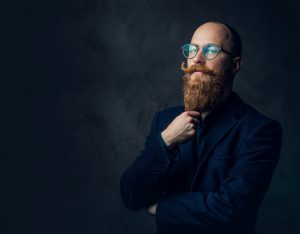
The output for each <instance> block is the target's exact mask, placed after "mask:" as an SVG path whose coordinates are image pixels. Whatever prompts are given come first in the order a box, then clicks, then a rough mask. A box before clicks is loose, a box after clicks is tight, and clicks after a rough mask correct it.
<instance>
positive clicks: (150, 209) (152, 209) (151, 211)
mask: <svg viewBox="0 0 300 234" xmlns="http://www.w3.org/2000/svg"><path fill="white" fill-rule="evenodd" d="M156 207H157V203H156V204H153V205H151V206H149V207H148V208H147V212H148V213H149V214H151V215H156Z"/></svg>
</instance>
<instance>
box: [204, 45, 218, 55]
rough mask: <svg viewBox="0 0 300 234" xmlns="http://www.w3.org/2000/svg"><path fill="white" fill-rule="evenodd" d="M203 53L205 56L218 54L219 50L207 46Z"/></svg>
mask: <svg viewBox="0 0 300 234" xmlns="http://www.w3.org/2000/svg"><path fill="white" fill-rule="evenodd" d="M204 51H205V53H206V54H217V53H218V52H219V49H218V48H217V47H215V46H209V47H207V48H205V50H204Z"/></svg>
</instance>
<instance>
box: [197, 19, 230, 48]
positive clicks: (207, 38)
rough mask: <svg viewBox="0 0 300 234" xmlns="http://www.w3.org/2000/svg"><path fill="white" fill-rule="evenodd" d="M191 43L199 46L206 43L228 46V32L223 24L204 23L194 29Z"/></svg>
mask: <svg viewBox="0 0 300 234" xmlns="http://www.w3.org/2000/svg"><path fill="white" fill-rule="evenodd" d="M191 43H194V44H197V45H200V46H203V45H205V44H207V43H213V44H217V45H220V46H228V45H229V43H230V31H229V30H228V28H227V27H226V26H225V25H223V24H216V23H206V24H203V25H201V26H200V27H199V28H197V29H196V31H195V32H194V35H193V37H192V39H191Z"/></svg>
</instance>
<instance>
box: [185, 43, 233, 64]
mask: <svg viewBox="0 0 300 234" xmlns="http://www.w3.org/2000/svg"><path fill="white" fill-rule="evenodd" d="M181 49H182V53H183V56H184V57H186V58H188V59H192V58H194V57H195V56H196V55H197V53H198V51H199V46H198V45H196V44H192V43H189V44H185V45H183V46H181ZM220 51H223V52H225V53H227V54H229V55H231V56H233V54H232V53H230V52H229V51H226V50H224V49H222V48H221V47H220V46H218V45H215V44H211V43H209V44H206V45H204V46H203V47H202V54H203V56H204V58H205V59H207V60H212V59H214V58H216V57H217V55H218V54H219V52H220Z"/></svg>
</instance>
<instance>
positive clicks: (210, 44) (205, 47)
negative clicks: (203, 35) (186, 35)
mask: <svg viewBox="0 0 300 234" xmlns="http://www.w3.org/2000/svg"><path fill="white" fill-rule="evenodd" d="M191 45H192V46H195V48H196V49H197V51H196V53H195V55H194V56H193V57H187V56H185V55H184V47H186V46H191ZM209 46H215V47H216V49H217V50H218V52H217V53H216V56H215V57H214V58H211V59H208V58H206V55H205V52H204V51H205V49H207V48H208V47H209ZM181 49H182V54H183V56H184V57H185V58H187V59H192V58H195V57H196V55H197V54H198V52H199V50H200V48H199V46H198V45H197V44H193V43H188V44H184V45H183V46H181ZM220 51H223V52H224V53H226V54H229V55H231V56H232V57H234V55H233V54H232V53H230V52H229V51H227V50H224V49H223V48H222V47H221V46H218V45H216V44H213V43H208V44H206V45H204V46H203V47H202V51H201V52H202V54H203V56H204V58H205V59H207V60H212V59H215V58H216V57H217V56H218V54H219V53H220Z"/></svg>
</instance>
